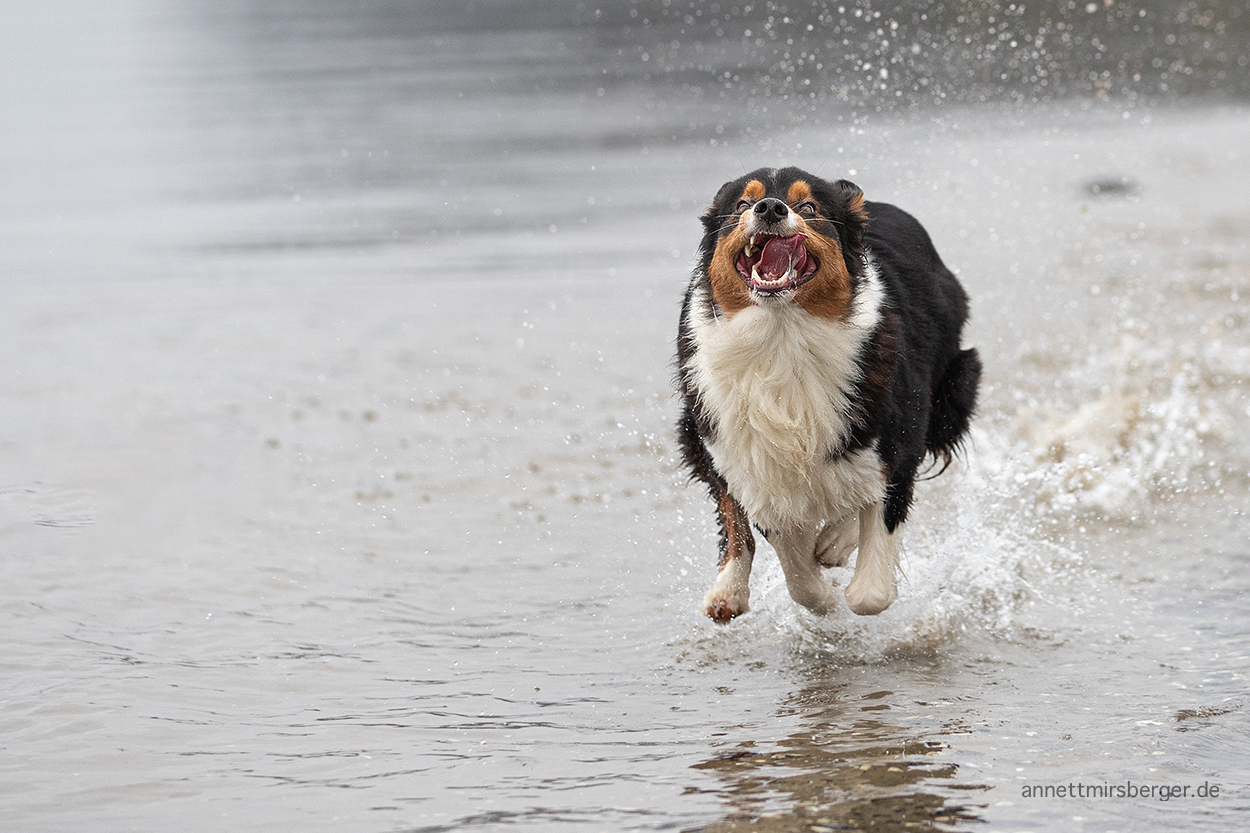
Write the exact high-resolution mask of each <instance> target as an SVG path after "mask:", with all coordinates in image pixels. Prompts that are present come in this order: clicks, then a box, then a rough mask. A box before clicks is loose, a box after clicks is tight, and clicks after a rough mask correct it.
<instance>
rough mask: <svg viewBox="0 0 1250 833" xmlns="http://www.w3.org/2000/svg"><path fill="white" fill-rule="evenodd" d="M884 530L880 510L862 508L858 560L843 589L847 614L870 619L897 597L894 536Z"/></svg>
mask: <svg viewBox="0 0 1250 833" xmlns="http://www.w3.org/2000/svg"><path fill="white" fill-rule="evenodd" d="M901 526H902V525H901V524H899V525H898V526H896V527H895V529H894V532H893V533H891V532H889V531H888V530H887V529H886V524H885V514H884V507H883V506H882V504H880V503H872V504H869V505H868V506H865V507H864V508H863V509H861V510H860V512H859V557H858V558H856V559H855V576H854V577H853V578H852V579H851V583H850V584H848V585H847V586H846V603H847V605H848V606H849V607H850V608H851V612H853V613H858V614H859V615H861V616H873V615H875V614H878V613H880V612H881V611H883V610H885V609H886V608H887V607H889V606H890V605H891V604H892V603H893V602H894V599H895V598H896V597H897V596H898V583H897V579H896V578H895V572H896V570H897V568H898V534H899V532H900V528H901Z"/></svg>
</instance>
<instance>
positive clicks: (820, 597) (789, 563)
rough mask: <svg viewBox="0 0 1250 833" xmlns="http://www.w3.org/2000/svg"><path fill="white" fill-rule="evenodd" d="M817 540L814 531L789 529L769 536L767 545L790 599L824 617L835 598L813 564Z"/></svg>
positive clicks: (814, 562) (829, 585) (834, 594)
mask: <svg viewBox="0 0 1250 833" xmlns="http://www.w3.org/2000/svg"><path fill="white" fill-rule="evenodd" d="M817 537H818V533H817V530H816V529H815V528H814V527H813V528H811V529H803V528H800V529H789V530H786V531H784V532H778V533H771V532H770V533H769V536H768V542H769V543H770V544H772V545H773V547H774V548H775V549H776V550H777V558H778V559H780V561H781V569H782V570H783V571H784V572H785V574H786V589H787V590H789V591H790V598H792V599H794V600H795V601H796V602H798V603H799V604H801V605H803V607H805V608H807V609H808V610H810V611H811V612H812V613H815V614H816V615H817V616H824V615H825V614H826V613H829V611H831V610H833V608H834V607H835V606H836V605H837V603H838V594H837V593H835V592H834V590H833V585H832V584H831V583H830V582H828V581H826V580H825V579H824V578H823V577H822V576H821V574H820V562H819V561H817V560H816V540H817Z"/></svg>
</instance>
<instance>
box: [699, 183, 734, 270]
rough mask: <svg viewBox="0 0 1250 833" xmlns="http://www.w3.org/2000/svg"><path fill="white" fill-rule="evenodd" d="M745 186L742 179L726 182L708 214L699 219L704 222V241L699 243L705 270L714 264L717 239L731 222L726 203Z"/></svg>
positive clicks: (700, 258)
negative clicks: (713, 258) (710, 264)
mask: <svg viewBox="0 0 1250 833" xmlns="http://www.w3.org/2000/svg"><path fill="white" fill-rule="evenodd" d="M743 185H744V181H743V179H741V178H740V179H733V180H730V181H729V182H726V183H725V184H724V185H722V186H721V187H720V190H719V191H717V192H716V196H715V197H713V198H712V204H711V205H710V206H708V209H707V213H706V214H704V215H703V216H702V217H700V218H699V219H700V220H702V221H703V240H702V241H700V243H699V260H700V261H701V262H702V263H703V267H704V268H705V269H706V268H707V265H708V264H709V263H711V262H712V253H713V252H714V251H716V241H717V238H719V237H720V233H721V230H722V229H724V228H725V225H726V224H727V222H728V220H729V213H730V212H729V208H730V207H729V206H727V205H726V203H728V202H729V200H731V199H734V198H735V197H737V196H738V194H740V193H742V188H743Z"/></svg>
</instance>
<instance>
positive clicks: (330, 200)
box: [0, 3, 1250, 831]
mask: <svg viewBox="0 0 1250 833" xmlns="http://www.w3.org/2000/svg"><path fill="white" fill-rule="evenodd" d="M386 8H388V9H389V7H386ZM448 8H450V7H448ZM639 8H642V7H641V6H639ZM444 11H445V12H446V14H448V15H450V17H449V18H447V19H443V18H437V19H436V18H431V19H429V20H428V21H425V22H426V23H428V28H427V27H426V26H425V25H415V24H411V23H410V25H409V26H407V27H401V26H398V25H395V18H394V17H393V16H392V17H388V16H387V14H392V15H393V14H394V12H393V10H391V11H389V12H387V14H382V13H378V15H376V16H375V17H370V16H368V15H364V16H363V17H357V16H354V15H353V14H348V13H346V12H343V11H342V10H340V9H338V8H337V7H335V6H334V5H332V4H316V5H313V4H309V5H307V6H304V7H294V6H293V7H291V8H286V7H281V6H277V7H267V11H265V12H263V13H262V12H261V11H258V10H255V9H251V8H249V7H248V6H246V5H232V4H227V5H216V4H215V5H213V6H204V7H197V6H195V5H193V4H190V5H187V6H183V7H180V8H179V9H178V10H176V11H169V10H167V9H165V10H158V9H154V8H149V7H148V6H146V5H143V4H139V3H136V4H132V5H116V6H111V7H110V8H109V9H106V10H100V9H96V8H94V7H90V6H79V5H77V4H63V5H60V6H58V5H46V6H45V5H41V6H40V7H38V9H36V8H34V7H31V8H30V9H29V10H28V14H27V16H26V17H25V18H24V22H23V24H22V25H21V26H16V27H10V28H9V29H8V31H7V32H6V33H5V34H4V35H3V36H2V37H4V38H6V40H5V42H4V43H3V46H4V48H3V49H0V53H2V54H3V55H4V56H6V57H5V58H4V59H3V60H5V61H6V62H7V63H6V65H5V70H6V72H5V74H4V75H5V78H6V79H7V89H6V93H7V94H6V96H5V100H6V102H7V106H8V108H9V112H8V114H7V117H6V118H5V119H3V123H4V124H5V125H6V126H5V127H4V128H3V130H4V131H5V132H4V133H3V134H2V135H3V144H2V146H3V148H4V149H5V151H6V156H5V159H6V161H5V162H4V163H3V164H4V173H5V177H6V181H7V183H8V185H7V187H6V189H4V191H3V193H2V194H0V220H2V222H0V281H3V285H4V291H5V295H6V302H5V304H4V305H3V306H0V332H2V333H4V335H5V337H4V338H3V339H0V392H2V395H0V451H2V454H3V457H2V459H3V460H4V468H3V475H0V565H2V567H0V569H2V570H3V575H4V579H5V587H6V589H7V592H6V593H5V594H4V597H3V600H2V601H0V610H2V613H0V623H3V624H0V628H2V631H0V643H2V644H3V645H4V646H5V647H4V648H3V649H2V651H0V667H3V672H4V679H5V682H6V685H5V687H4V694H3V701H2V702H3V710H2V711H0V747H2V748H3V750H4V753H5V754H4V755H3V756H0V769H2V770H3V773H4V775H3V778H0V808H3V814H4V816H5V818H6V819H7V820H8V822H9V824H10V825H11V826H12V827H13V828H14V829H20V830H60V829H66V828H67V827H71V826H72V827H82V826H83V825H88V826H90V827H91V828H92V829H99V830H123V829H152V828H156V827H168V826H177V827H178V828H179V829H191V830H219V829H231V830H262V829H265V830H268V829H274V828H278V829H300V830H321V829H325V830H336V831H337V830H371V831H372V830H402V831H435V830H459V829H470V828H472V829H490V830H494V829H499V830H502V829H513V828H528V829H535V830H547V829H556V828H562V829H575V830H582V829H584V830H628V829H683V830H708V831H728V830H806V829H811V830H821V829H847V828H851V829H867V830H882V831H884V830H894V829H902V827H904V826H905V827H906V828H907V829H918V830H951V829H960V828H965V829H975V830H1020V831H1026V830H1043V829H1047V830H1049V829H1065V830H1112V829H1113V830H1120V831H1148V830H1161V829H1185V830H1235V829H1240V825H1241V819H1242V817H1243V815H1244V813H1245V811H1246V810H1247V809H1248V808H1250V767H1247V764H1246V756H1245V749H1246V745H1247V741H1248V740H1250V718H1248V717H1247V711H1246V708H1245V706H1246V702H1247V699H1248V695H1247V684H1246V673H1247V667H1248V659H1250V614H1247V612H1246V610H1245V605H1244V604H1243V603H1242V600H1243V599H1244V598H1245V593H1246V591H1247V590H1250V549H1248V547H1247V544H1246V539H1247V533H1250V521H1248V520H1247V517H1246V511H1247V509H1248V508H1250V501H1248V500H1247V495H1248V494H1250V444H1247V441H1246V439H1245V437H1246V434H1247V431H1246V428H1247V425H1248V424H1250V398H1248V397H1247V384H1248V383H1250V331H1248V330H1247V326H1248V320H1247V317H1248V313H1250V310H1248V307H1247V304H1248V303H1250V249H1248V248H1247V241H1248V240H1250V221H1248V220H1247V218H1248V217H1250V188H1247V187H1246V186H1247V185H1248V184H1250V154H1247V152H1246V151H1245V148H1246V147H1248V146H1250V141H1248V140H1250V112H1247V111H1246V110H1245V109H1244V108H1243V107H1239V106H1237V105H1235V104H1228V103H1227V102H1220V101H1214V100H1211V99H1194V98H1182V99H1180V100H1179V101H1172V102H1168V101H1166V98H1167V97H1166V96H1165V97H1164V100H1160V101H1155V102H1145V101H1144V100H1143V99H1144V98H1145V94H1144V93H1142V95H1141V96H1139V97H1136V98H1133V97H1130V96H1128V95H1124V96H1121V97H1116V96H1114V95H1113V96H1104V97H1103V98H1099V97H1097V92H1098V90H1097V89H1091V90H1089V91H1088V92H1089V93H1090V94H1089V95H1087V96H1082V95H1081V94H1080V92H1081V91H1080V90H1079V89H1078V90H1076V91H1075V92H1074V93H1073V95H1071V96H1070V97H1066V98H1055V99H1052V100H1046V99H1045V97H1044V96H1043V97H1041V98H1039V99H1038V100H1036V101H1028V102H1025V103H1021V102H1020V101H1019V100H1018V95H1017V93H1018V89H1019V88H1018V87H1012V88H1011V89H1010V90H1008V91H1007V92H1008V94H1006V95H1004V96H1003V97H1001V98H1000V99H998V100H995V101H991V102H989V103H986V104H980V103H978V102H977V99H976V97H975V96H973V97H970V98H967V99H966V100H962V101H959V102H956V103H955V104H954V105H951V104H950V103H943V104H941V105H940V106H939V105H937V104H935V103H934V102H933V101H926V100H925V99H924V98H923V97H922V96H917V97H915V98H913V99H909V101H910V104H909V106H908V107H904V108H893V109H890V110H889V111H888V112H877V111H876V110H871V109H870V110H868V111H864V110H863V103H862V102H858V103H857V102H855V101H853V100H847V101H844V102H843V103H841V104H839V103H837V102H826V103H825V105H822V109H821V110H820V111H819V113H815V111H812V110H810V109H808V108H809V105H808V104H805V103H803V102H801V101H800V102H798V103H796V102H794V101H790V100H788V99H786V100H783V99H781V98H780V96H778V97H777V98H775V99H769V98H768V96H767V95H765V94H764V93H761V91H760V89H761V88H757V87H753V88H751V90H750V92H751V95H752V96H757V98H755V99H752V100H751V101H748V102H746V103H743V102H735V101H733V97H732V89H731V90H730V92H731V95H730V99H729V103H725V99H724V98H715V97H710V96H707V95H705V94H703V93H701V92H698V91H695V90H693V88H692V87H691V86H690V84H689V83H688V80H685V81H682V80H667V79H666V78H665V76H666V75H671V74H674V73H676V74H680V73H681V72H684V71H686V70H683V69H682V66H683V65H682V64H681V62H680V61H679V60H678V57H680V56H686V57H684V58H682V60H686V59H689V57H690V55H691V54H692V53H689V52H686V51H684V50H683V49H682V48H679V47H671V49H672V52H673V55H672V56H669V57H670V59H671V62H670V63H668V64H661V62H660V57H659V56H658V55H657V57H656V58H655V59H654V60H655V61H656V63H655V64H653V66H655V67H657V69H656V71H655V72H654V77H651V70H646V71H644V70H643V69H641V68H640V67H641V64H640V63H639V62H640V61H641V59H640V58H638V59H637V60H636V61H633V62H632V63H631V62H629V61H626V59H625V57H622V55H625V54H628V55H635V54H636V53H637V52H639V51H641V50H642V49H650V48H653V47H650V46H647V45H646V44H647V43H649V41H646V40H645V37H652V36H651V35H649V34H646V33H637V32H635V33H633V34H631V33H630V32H629V31H626V30H602V29H596V28H594V27H589V28H587V27H586V26H581V27H580V28H573V29H566V28H561V25H560V20H559V19H558V13H557V12H551V14H553V15H557V18H553V19H550V20H547V19H543V20H541V21H539V23H540V24H541V26H540V28H537V29H526V28H523V27H520V26H518V25H509V26H502V25H501V26H498V27H497V28H496V29H495V30H494V31H492V32H489V33H483V32H481V31H478V30H476V29H474V28H473V27H475V26H480V25H482V24H481V21H480V20H474V19H470V20H468V21H467V22H465V20H464V18H463V17H458V16H457V15H456V14H455V13H453V12H450V11H446V10H444ZM465 14H468V13H467V12H466V13H465ZM39 15H42V17H40V16H39ZM401 18H402V16H401ZM361 20H363V21H365V22H366V23H370V25H363V24H361ZM379 21H380V22H379ZM418 22H420V21H418ZM671 22H672V21H671V20H670V23H671ZM462 24H463V25H462ZM674 25H680V22H678V23H676V24H674ZM750 25H754V24H750ZM1214 26H1215V23H1212V24H1211V27H1208V28H1211V31H1212V32H1214V31H1215V29H1214ZM1226 28H1227V27H1226ZM1233 31H1238V30H1236V29H1235V27H1234V29H1233ZM622 32H623V34H622ZM644 35H645V37H644ZM1213 37H1214V35H1213ZM691 48H693V47H691V45H690V43H689V41H687V43H686V47H685V48H684V49H691ZM631 49H632V50H634V51H633V52H631V51H630V50H631ZM618 50H621V52H618ZM632 60H633V59H631V61H632ZM690 60H693V59H690ZM708 60H709V61H711V59H710V58H709V59H708ZM718 60H719V59H718ZM1212 60H1214V58H1212ZM1216 63H1218V61H1217V62H1216ZM1194 66H1196V67H1197V73H1198V76H1199V77H1204V76H1202V73H1203V71H1204V70H1203V69H1202V67H1203V66H1205V65H1203V64H1202V63H1201V62H1196V63H1195V64H1194ZM631 67H632V69H631ZM588 68H589V69H590V74H592V75H593V74H594V71H595V70H597V69H599V68H602V69H603V70H605V71H606V72H604V73H602V74H604V75H607V76H609V77H610V78H611V80H610V81H608V82H604V83H602V84H599V83H598V82H594V83H593V84H588V83H587V70H588ZM666 68H675V69H674V70H673V72H672V73H669V72H666V71H665V69H666ZM687 69H689V68H688V67H687ZM1212 71H1214V70H1212ZM1074 77H1075V76H1074ZM1190 77H1193V76H1192V74H1191V76H1190ZM1212 77H1213V76H1212ZM743 83H744V84H745V83H746V82H745V81H744V82H743ZM761 83H762V82H761ZM1229 89H1232V90H1236V89H1238V87H1237V85H1236V84H1234V83H1232V82H1231V81H1230V83H1229ZM1104 92H1105V90H1104ZM769 107H771V108H772V115H768V110H767V108H769ZM826 107H827V109H825V108H826ZM717 108H720V109H717ZM865 112H867V115H865ZM783 163H784V164H791V163H793V164H799V165H802V166H804V167H808V168H809V169H812V170H815V171H816V172H817V173H820V174H822V175H826V176H830V177H833V176H849V177H850V178H852V179H854V180H855V181H856V182H858V183H859V184H860V185H861V186H862V187H863V188H864V190H865V191H866V192H867V193H868V194H869V196H870V197H871V198H874V199H881V200H886V201H893V202H896V203H897V204H899V205H901V206H903V207H905V208H906V209H908V210H909V211H911V212H913V213H914V214H916V215H917V216H918V217H919V218H920V219H921V220H922V221H923V222H925V224H926V225H927V226H928V228H929V229H930V231H931V233H932V235H933V237H934V239H935V241H936V242H937V244H938V247H939V249H940V250H941V251H942V253H943V256H944V257H945V259H946V260H947V262H948V263H949V264H950V265H951V266H952V267H953V268H956V269H957V270H958V271H959V274H960V276H961V279H962V280H963V281H964V283H965V285H966V286H967V288H968V290H969V293H970V295H971V296H972V299H973V315H974V318H973V321H972V322H971V324H970V327H969V330H968V333H967V341H968V343H970V344H975V345H977V346H978V347H979V348H980V349H981V353H982V356H983V357H984V358H985V360H986V376H985V387H984V389H983V392H982V396H983V405H982V409H981V414H980V417H979V419H978V422H977V424H976V428H975V431H974V434H973V437H972V440H971V442H970V443H969V448H968V450H967V454H966V456H965V459H964V460H963V461H962V462H961V463H960V464H958V465H957V466H955V467H953V468H952V469H951V470H950V471H948V472H947V473H946V474H944V475H943V476H942V477H941V478H939V479H936V480H934V481H932V482H929V483H927V484H924V485H923V486H922V487H921V489H920V494H919V501H918V503H917V505H916V507H915V510H914V512H915V515H914V518H913V520H912V521H911V522H909V524H908V529H907V532H906V539H905V556H904V568H905V572H906V579H905V581H904V583H903V585H902V587H901V593H900V598H899V601H898V602H897V603H896V604H895V605H894V606H893V607H892V608H890V610H888V611H887V612H886V613H884V614H882V615H881V616H878V617H871V618H859V617H855V616H852V615H850V614H848V613H846V612H845V611H842V612H839V613H836V614H834V615H832V616H830V617H828V618H827V619H824V620H818V619H815V618H813V617H810V616H808V615H807V614H805V613H801V612H799V611H798V610H796V608H795V606H794V605H793V604H792V603H791V602H790V601H789V599H788V597H787V596H786V593H785V589H784V584H783V582H782V579H781V574H780V570H779V568H778V567H777V565H776V563H775V561H774V560H773V559H772V558H771V557H770V556H769V555H768V554H767V551H766V550H767V548H766V546H765V557H763V558H760V559H759V560H758V562H757V564H758V566H757V568H756V569H757V572H756V575H755V577H754V583H753V588H754V590H753V597H752V602H753V606H754V610H753V611H752V613H751V614H750V615H748V616H746V617H744V618H742V619H740V620H737V621H735V622H734V623H733V624H732V625H730V626H728V627H716V626H714V625H713V624H711V623H710V622H707V621H705V620H703V619H702V617H701V616H700V615H699V613H698V603H699V600H700V599H701V597H702V594H703V591H704V590H705V589H706V587H707V585H708V584H709V582H710V581H711V579H712V576H713V573H714V570H715V529H714V519H713V513H712V507H711V506H710V504H709V503H708V502H707V500H706V497H705V496H704V495H703V493H702V490H701V489H699V488H696V487H693V486H687V485H686V483H685V478H684V475H683V474H682V472H681V471H680V470H679V468H678V465H677V461H676V449H675V447H674V443H673V440H672V435H671V424H672V422H673V420H674V417H675V414H676V404H675V402H674V401H673V399H672V397H671V394H670V375H671V357H672V352H673V336H674V331H675V326H676V314H677V307H678V304H679V299H680V294H681V291H682V289H683V285H684V282H685V279H686V276H687V274H688V271H689V268H690V264H691V261H692V258H693V247H694V244H695V240H696V236H697V234H698V228H699V227H698V223H697V219H696V218H697V216H698V214H699V213H700V212H701V210H702V209H703V208H704V207H705V205H706V203H707V202H708V200H709V199H710V198H711V195H712V194H713V193H714V192H715V189H716V188H717V187H718V186H719V185H720V184H721V182H723V181H724V180H726V179H729V178H731V177H734V176H736V175H738V174H740V173H741V172H743V171H744V170H747V169H748V168H750V167H754V166H757V165H760V164H783ZM831 573H832V577H833V578H834V579H836V580H837V581H839V582H840V583H845V581H846V580H847V578H848V575H847V573H846V571H836V570H835V571H831ZM1069 784H1073V785H1076V784H1080V785H1085V788H1086V789H1088V788H1090V787H1094V786H1106V785H1111V786H1113V787H1121V786H1126V785H1129V784H1132V785H1134V788H1138V787H1141V786H1147V787H1150V788H1151V789H1153V790H1154V796H1153V797H1151V798H1147V799H1141V798H1136V799H1132V798H1127V797H1125V798H1119V797H1103V798H1089V797H1084V798H1082V797H1078V798H1067V797H1063V798H1061V797H1057V796H1056V794H1055V793H1056V790H1055V788H1056V787H1058V786H1060V785H1069ZM1173 785H1175V786H1179V787H1181V788H1184V787H1188V788H1189V794H1188V795H1177V796H1176V797H1172V796H1171V794H1170V793H1169V795H1168V800H1166V801H1164V800H1160V798H1159V790H1160V788H1161V787H1165V786H1166V787H1171V786H1173ZM1203 785H1207V786H1206V789H1205V790H1204V794H1203V795H1202V796H1199V795H1197V792H1198V790H1199V788H1200V787H1203ZM1210 785H1215V786H1218V788H1219V794H1218V795H1216V796H1212V795H1210ZM1035 787H1036V788H1039V790H1041V791H1043V794H1042V795H1041V796H1039V797H1030V796H1029V795H1027V793H1028V791H1029V790H1031V789H1033V788H1035ZM1046 789H1049V795H1046V794H1045V792H1044V791H1045V790H1046ZM1182 791H1183V789H1182Z"/></svg>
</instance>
